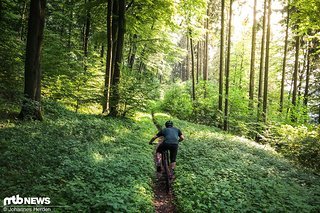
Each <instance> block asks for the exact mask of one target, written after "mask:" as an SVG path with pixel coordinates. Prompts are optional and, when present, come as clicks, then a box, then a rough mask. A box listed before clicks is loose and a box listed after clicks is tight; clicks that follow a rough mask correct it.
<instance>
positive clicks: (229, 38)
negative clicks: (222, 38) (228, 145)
mask: <svg viewBox="0 0 320 213" xmlns="http://www.w3.org/2000/svg"><path fill="white" fill-rule="evenodd" d="M232 3H233V0H230V9H229V24H228V47H227V61H226V91H225V105H224V125H223V129H224V130H225V131H227V130H228V116H229V115H228V113H229V111H228V110H229V76H230V49H231V23H232Z"/></svg>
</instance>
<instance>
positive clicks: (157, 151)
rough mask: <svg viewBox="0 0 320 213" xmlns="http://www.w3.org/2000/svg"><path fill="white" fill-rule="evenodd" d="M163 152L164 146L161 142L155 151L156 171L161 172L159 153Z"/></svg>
mask: <svg viewBox="0 0 320 213" xmlns="http://www.w3.org/2000/svg"><path fill="white" fill-rule="evenodd" d="M164 150H165V144H164V143H163V142H162V143H160V144H159V146H158V147H157V149H156V155H157V171H158V172H160V171H161V153H162V152H163V151H164Z"/></svg>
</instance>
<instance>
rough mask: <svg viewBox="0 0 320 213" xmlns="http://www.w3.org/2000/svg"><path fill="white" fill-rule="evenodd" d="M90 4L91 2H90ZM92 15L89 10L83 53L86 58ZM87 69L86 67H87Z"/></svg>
mask: <svg viewBox="0 0 320 213" xmlns="http://www.w3.org/2000/svg"><path fill="white" fill-rule="evenodd" d="M88 2H90V0H88ZM90 19H91V14H90V9H87V15H86V24H85V33H84V41H83V51H84V57H85V58H87V57H88V41H89V33H90V21H91V20H90ZM85 68H86V65H85Z"/></svg>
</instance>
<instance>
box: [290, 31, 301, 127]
mask: <svg viewBox="0 0 320 213" xmlns="http://www.w3.org/2000/svg"><path fill="white" fill-rule="evenodd" d="M295 40H296V41H295V51H296V52H295V62H294V72H293V91H292V105H293V106H294V107H295V106H296V105H297V91H298V70H299V51H300V36H298V35H296V38H295ZM291 120H292V121H293V122H295V121H296V120H297V118H296V116H295V115H294V113H293V114H292V117H291Z"/></svg>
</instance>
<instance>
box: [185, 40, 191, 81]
mask: <svg viewBox="0 0 320 213" xmlns="http://www.w3.org/2000/svg"><path fill="white" fill-rule="evenodd" d="M189 46H190V44H189V35H188V34H187V62H186V63H187V69H186V74H185V77H186V81H188V80H189V73H190V65H189V49H190V47H189Z"/></svg>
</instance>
